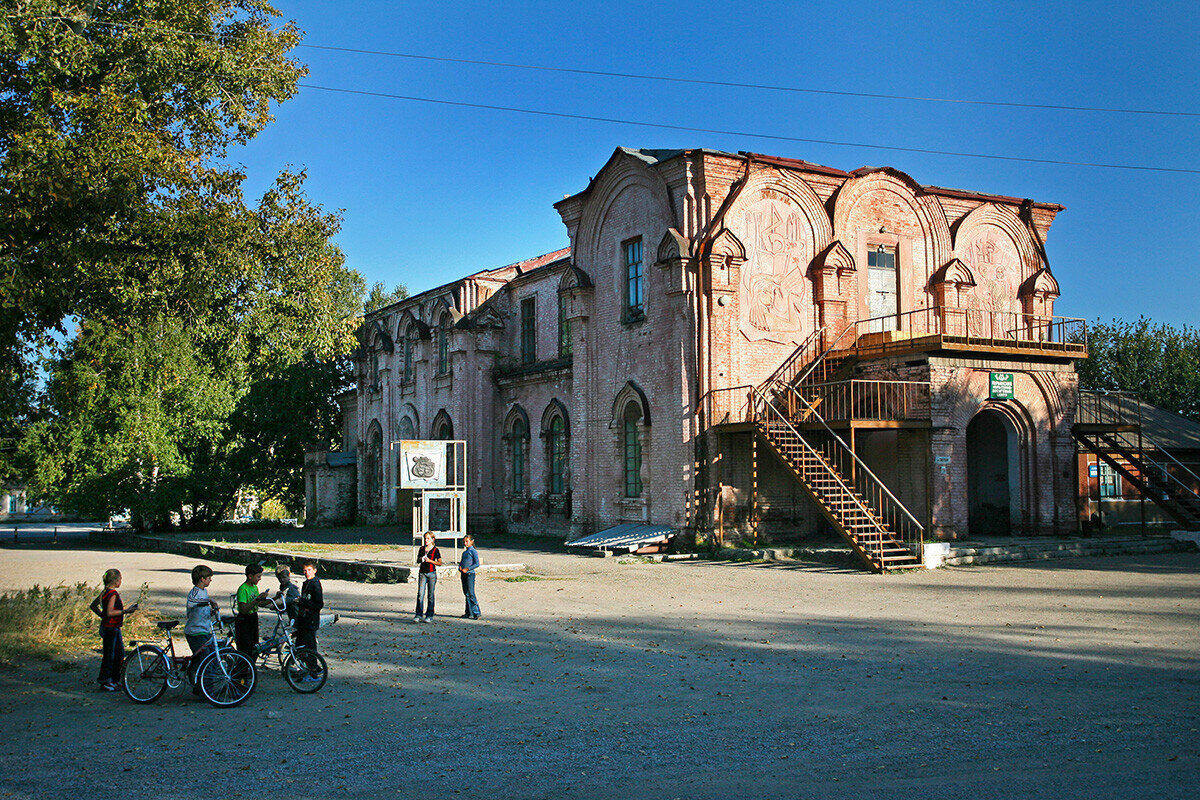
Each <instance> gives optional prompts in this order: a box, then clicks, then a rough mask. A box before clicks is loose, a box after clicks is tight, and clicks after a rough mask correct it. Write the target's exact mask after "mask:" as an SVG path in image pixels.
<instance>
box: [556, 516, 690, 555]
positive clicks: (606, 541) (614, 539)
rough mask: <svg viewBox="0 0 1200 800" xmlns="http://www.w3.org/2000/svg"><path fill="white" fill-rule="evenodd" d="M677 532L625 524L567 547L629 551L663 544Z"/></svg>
mask: <svg viewBox="0 0 1200 800" xmlns="http://www.w3.org/2000/svg"><path fill="white" fill-rule="evenodd" d="M676 533H678V531H676V530H675V529H674V528H672V527H671V526H669V525H647V524H645V523H642V522H626V523H623V524H621V525H615V526H613V527H611V528H607V529H605V530H602V531H599V532H597V533H593V534H591V535H590V536H584V537H582V538H580V539H576V540H575V541H573V542H567V547H592V548H595V549H597V550H629V551H630V552H632V551H634V550H637V549H638V548H641V547H645V546H646V545H651V544H665V543H666V542H667V540H669V539H670V538H671V537H672V536H674V535H675V534H676Z"/></svg>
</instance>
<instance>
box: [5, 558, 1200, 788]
mask: <svg viewBox="0 0 1200 800" xmlns="http://www.w3.org/2000/svg"><path fill="white" fill-rule="evenodd" d="M487 556H488V553H487V552H486V550H485V551H484V557H485V559H486V558H487ZM505 558H506V559H508V558H509V556H508V554H505ZM524 560H525V561H527V562H528V563H530V565H531V569H532V570H534V571H535V572H536V573H537V576H536V577H538V578H540V580H517V581H514V580H511V578H513V577H514V576H512V575H503V574H496V575H487V576H481V578H480V583H479V596H480V602H481V603H482V605H483V612H484V615H485V616H484V618H483V619H482V620H480V621H478V622H471V621H467V620H461V619H458V618H457V615H458V614H461V613H462V610H463V609H462V596H461V592H460V591H459V589H458V586H457V584H456V582H453V581H447V580H443V581H441V582H440V583H439V586H438V589H439V604H438V612H439V614H440V615H445V616H442V617H440V618H439V620H438V621H437V622H435V623H434V624H432V625H416V624H413V623H412V621H411V619H412V616H411V615H412V601H413V593H414V587H413V586H412V585H393V586H381V585H364V584H353V583H344V582H339V581H326V583H325V595H326V598H327V600H328V602H329V603H330V605H332V606H333V607H334V608H335V609H336V610H337V611H338V612H339V613H340V614H341V615H342V619H341V621H340V622H339V623H338V625H336V626H334V627H332V628H330V629H328V630H326V631H323V632H322V634H321V644H322V648H323V650H325V651H326V653H327V655H328V656H329V658H330V668H331V672H332V677H331V679H330V682H329V684H328V685H327V686H326V687H325V688H324V689H323V690H322V691H321V692H320V693H319V694H317V695H314V696H300V695H296V694H294V693H292V692H291V691H289V690H288V688H287V686H286V684H285V683H284V682H283V680H282V678H281V677H280V676H279V675H278V674H277V673H271V674H263V675H262V676H261V679H260V685H259V688H258V690H257V691H256V693H255V695H254V696H253V697H252V698H251V699H250V701H249V702H247V703H246V704H245V705H244V706H242V707H239V708H236V709H231V710H226V711H219V710H215V709H212V708H210V707H208V706H207V705H206V704H204V703H203V702H200V701H198V700H197V699H196V698H193V697H192V696H191V695H190V694H185V693H182V692H168V694H167V696H166V697H164V699H163V700H162V701H160V702H159V703H158V704H156V705H152V706H148V707H140V706H135V705H133V704H132V703H130V702H129V701H128V700H127V699H126V698H125V697H124V696H123V695H121V694H116V695H114V694H105V693H102V692H99V691H97V690H96V688H95V684H94V683H93V680H94V672H95V670H96V667H97V665H98V656H91V655H89V656H86V657H84V658H83V659H82V660H81V661H80V662H78V663H74V664H67V665H65V666H59V667H56V668H55V669H51V668H50V667H49V666H48V665H40V666H32V667H24V668H20V669H15V670H14V669H7V670H0V727H2V728H3V730H4V731H5V735H4V737H3V742H2V743H0V797H16V798H71V799H72V800H77V798H79V797H102V796H109V795H112V794H121V795H126V796H134V797H151V796H155V797H181V798H182V797H188V798H196V797H221V796H227V795H230V794H233V793H237V794H248V795H254V796H258V795H262V794H267V795H270V794H276V793H279V791H280V789H277V788H276V787H282V791H283V792H285V793H286V794H287V795H289V796H302V797H348V796H358V797H414V796H439V797H455V796H458V797H487V798H502V797H519V798H526V797H528V798H542V797H545V798H552V797H553V798H560V797H568V798H575V797H580V798H591V797H619V798H637V797H664V798H671V797H680V798H710V797H711V798H716V797H726V796H730V795H735V796H742V797H750V798H773V797H777V798H784V797H803V798H808V797H813V798H825V797H828V798H835V797H859V798H861V797H898V796H901V795H906V794H912V795H914V796H919V797H922V798H943V797H944V798H953V797H964V796H968V795H969V796H971V797H973V798H990V797H1005V798H1009V797H1046V798H1051V797H1052V798H1057V799H1058V800H1067V799H1068V798H1085V797H1086V798H1089V799H1091V798H1095V797H1097V796H1100V797H1123V798H1137V797H1155V798H1175V797H1178V798H1183V797H1188V798H1190V797H1194V796H1195V790H1196V786H1197V785H1200V731H1198V730H1197V729H1198V728H1200V666H1198V664H1197V660H1196V659H1197V653H1198V652H1200V602H1198V601H1200V554H1168V555H1156V556H1140V557H1122V558H1105V559H1081V560H1062V561H1056V562H1053V563H1042V564H1031V565H1019V566H1004V567H987V568H974V569H949V570H937V571H933V572H926V573H919V574H909V575H893V576H873V575H868V574H864V573H860V572H850V571H841V570H837V569H833V568H829V567H817V566H812V567H804V566H781V565H778V564H776V565H754V564H743V565H737V564H728V563H709V562H685V563H676V564H648V563H627V564H620V563H616V562H615V561H613V560H601V559H585V558H579V557H573V556H565V555H552V554H536V555H534V556H531V557H529V558H525V559H524ZM192 565H193V562H192V561H190V560H186V559H183V558H179V557H175V556H169V555H160V554H152V553H127V554H115V553H107V552H101V551H89V550H84V549H81V550H58V551H52V552H51V551H40V552H39V551H33V550H25V549H21V550H13V549H6V550H0V590H4V589H12V588H18V587H21V588H23V587H26V586H29V585H31V584H33V583H41V584H47V583H51V584H53V583H59V582H64V581H75V580H91V581H96V580H98V577H99V575H100V573H101V572H102V571H103V569H104V568H106V567H108V566H117V567H119V568H121V569H122V571H123V572H124V576H125V587H126V590H127V591H128V590H130V589H132V588H133V587H136V586H138V585H139V584H141V583H142V582H144V581H148V582H149V583H150V584H151V587H152V597H153V599H154V601H155V603H156V604H157V605H158V606H159V607H160V608H166V609H176V608H181V607H182V603H183V597H184V595H185V593H186V591H187V589H188V588H189V585H190V584H189V580H188V572H189V570H190V568H191V566H192ZM213 566H214V567H215V568H217V577H216V580H215V581H214V584H213V587H212V594H213V596H214V597H218V598H219V597H222V596H227V595H228V594H229V593H231V592H232V591H234V590H235V589H236V586H237V584H238V582H239V580H240V577H239V575H238V573H237V570H236V569H235V568H234V567H231V566H228V565H217V564H213ZM57 670H62V671H57ZM106 752H107V753H111V754H112V755H111V756H107V755H105V753H106Z"/></svg>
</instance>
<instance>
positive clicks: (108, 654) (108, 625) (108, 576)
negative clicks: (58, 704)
mask: <svg viewBox="0 0 1200 800" xmlns="http://www.w3.org/2000/svg"><path fill="white" fill-rule="evenodd" d="M120 588H121V571H120V570H119V569H110V570H107V571H105V573H104V591H103V592H101V593H100V596H99V597H97V598H96V600H95V601H94V602H93V603H92V608H93V610H94V611H96V612H97V613H98V614H99V615H100V646H101V653H102V655H101V657H100V678H99V680H100V688H102V689H104V691H106V692H115V691H116V690H117V688H118V686H119V682H120V680H121V669H122V668H123V667H124V666H125V640H124V639H123V638H122V637H121V626H122V625H123V624H124V623H125V615H126V614H132V613H133V612H135V611H137V603H134V604H133V605H131V606H130V607H129V608H125V606H124V605H123V604H122V603H121V595H120V594H119V593H118V592H117V589H120Z"/></svg>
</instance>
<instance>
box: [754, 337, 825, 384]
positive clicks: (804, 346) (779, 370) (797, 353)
mask: <svg viewBox="0 0 1200 800" xmlns="http://www.w3.org/2000/svg"><path fill="white" fill-rule="evenodd" d="M824 335H825V328H824V326H822V327H820V328H817V329H816V330H815V331H813V332H812V333H810V334H809V335H808V338H806V339H805V340H804V341H803V342H801V343H800V346H799V347H797V348H796V349H795V350H793V351H792V354H791V355H790V356H788V357H787V358H785V359H784V360H783V363H782V364H780V365H779V366H778V367H776V368H775V371H774V372H772V373H771V374H770V375H768V376H767V379H766V380H764V381H763V382H762V384H761V386H762V387H763V388H764V389H765V388H766V387H768V386H770V385H771V384H773V383H775V382H776V381H778V380H780V376H781V375H783V374H784V372H786V371H787V370H788V369H789V368H790V367H791V366H792V364H793V363H795V362H796V361H797V360H798V359H799V358H800V357H801V356H803V355H804V353H805V352H807V351H808V349H809V347H810V346H811V345H812V343H813V342H814V341H815V340H817V339H818V338H819V337H823V336H824ZM819 358H820V356H817V357H816V358H814V359H813V361H814V362H815V361H816V360H817V359H819ZM810 363H811V362H810ZM788 382H789V383H790V382H791V381H788Z"/></svg>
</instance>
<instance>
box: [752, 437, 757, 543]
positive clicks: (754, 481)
mask: <svg viewBox="0 0 1200 800" xmlns="http://www.w3.org/2000/svg"><path fill="white" fill-rule="evenodd" d="M750 535H751V536H752V537H753V542H754V546H755V547H758V429H757V428H755V429H754V432H753V433H752V434H751V436H750Z"/></svg>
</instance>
